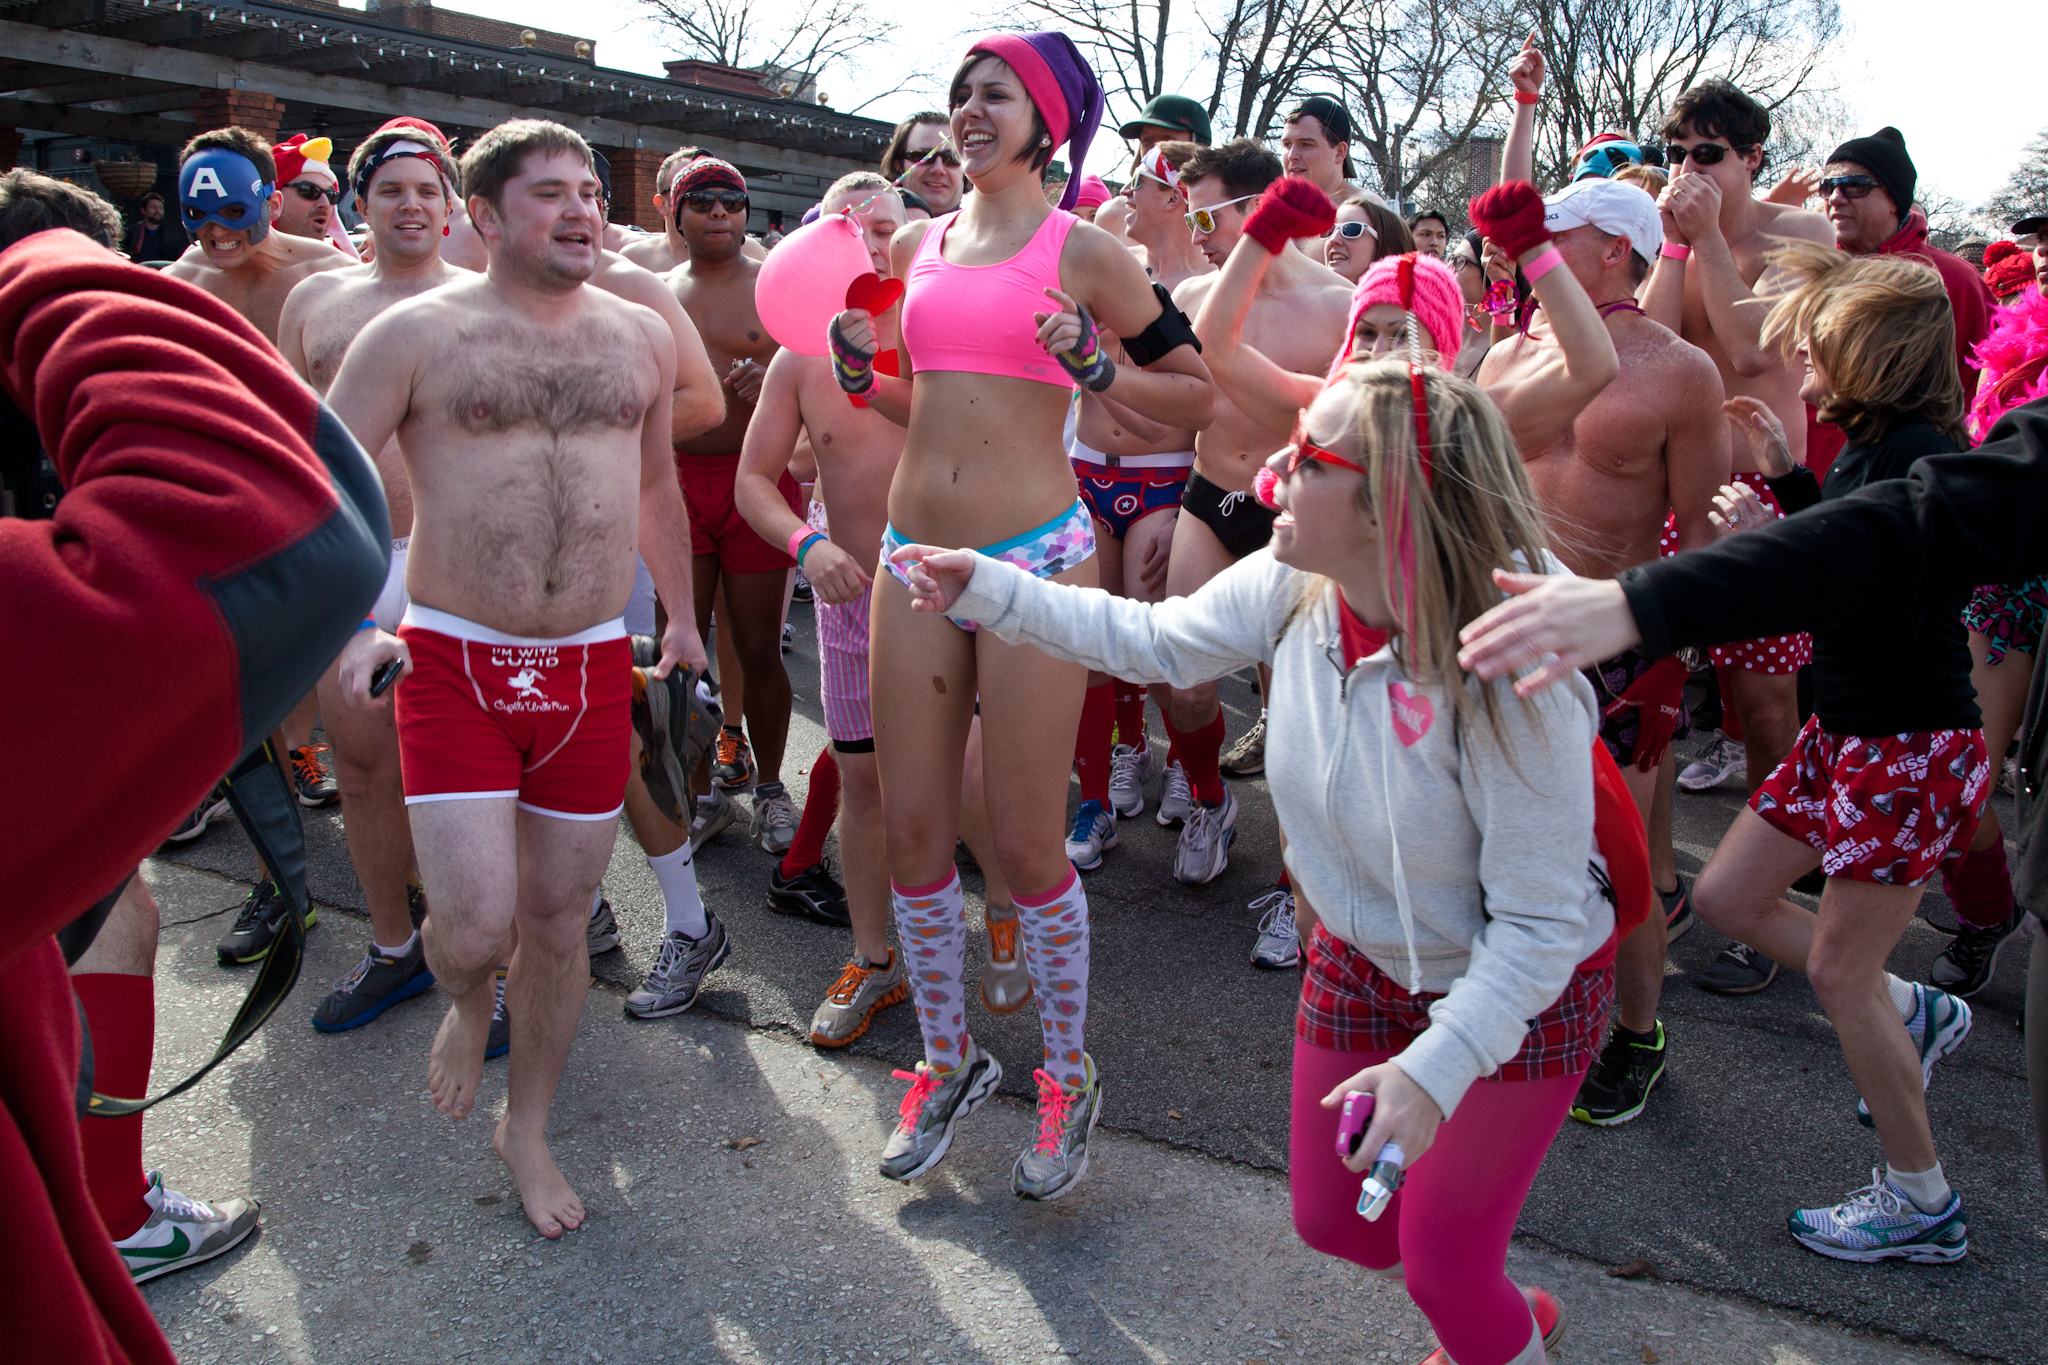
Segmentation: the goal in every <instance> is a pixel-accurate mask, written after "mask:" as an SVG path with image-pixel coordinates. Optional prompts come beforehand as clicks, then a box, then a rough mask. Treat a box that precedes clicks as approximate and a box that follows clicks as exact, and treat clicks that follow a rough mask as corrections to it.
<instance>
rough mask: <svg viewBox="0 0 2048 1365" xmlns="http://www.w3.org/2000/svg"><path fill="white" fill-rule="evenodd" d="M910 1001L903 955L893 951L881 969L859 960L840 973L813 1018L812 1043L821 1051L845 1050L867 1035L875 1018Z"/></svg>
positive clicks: (852, 962)
mask: <svg viewBox="0 0 2048 1365" xmlns="http://www.w3.org/2000/svg"><path fill="white" fill-rule="evenodd" d="M909 998H910V982H909V980H908V979H907V978H906V977H905V976H904V975H903V958H902V955H901V954H899V953H897V952H896V951H895V950H894V949H891V950H890V952H889V960H888V961H887V962H884V963H883V964H881V965H880V966H876V965H875V964H873V963H871V962H869V961H868V960H867V959H866V958H864V957H858V956H857V957H855V958H854V959H853V960H852V961H850V962H848V963H847V964H846V965H845V966H844V967H842V968H840V969H839V979H838V980H837V981H834V982H833V983H832V989H831V990H829V991H827V992H825V1001H824V1003H823V1004H821V1005H819V1006H818V1012H817V1013H816V1014H814V1015H812V1016H811V1041H812V1042H813V1043H816V1044H817V1045H818V1046H819V1047H845V1046H846V1045H847V1044H848V1043H850V1042H852V1041H853V1040H854V1039H856V1038H858V1037H860V1036H861V1035H862V1034H863V1033H866V1032H867V1031H868V1025H870V1024H872V1023H874V1021H875V1016H876V1015H878V1014H880V1013H881V1012H882V1011H883V1010H885V1009H887V1008H889V1006H891V1005H900V1004H902V1003H903V1002H904V1001H905V1000H908V999H909Z"/></svg>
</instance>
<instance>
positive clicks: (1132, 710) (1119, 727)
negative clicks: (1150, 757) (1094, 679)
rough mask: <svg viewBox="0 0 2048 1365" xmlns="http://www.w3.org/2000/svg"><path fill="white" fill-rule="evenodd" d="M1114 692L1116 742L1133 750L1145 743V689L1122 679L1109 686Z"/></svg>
mask: <svg viewBox="0 0 2048 1365" xmlns="http://www.w3.org/2000/svg"><path fill="white" fill-rule="evenodd" d="M1110 686H1111V687H1112V688H1114V689H1115V690H1116V742H1117V743H1119V744H1128V745H1130V746H1131V747H1132V748H1133V749H1137V748H1142V747H1143V746H1144V743H1145V689H1144V688H1142V687H1140V686H1138V685H1137V684H1136V683H1134V682H1125V681H1124V680H1123V679H1122V678H1118V679H1117V680H1116V681H1114V682H1112V683H1111V684H1110Z"/></svg>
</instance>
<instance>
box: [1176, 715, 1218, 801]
mask: <svg viewBox="0 0 2048 1365" xmlns="http://www.w3.org/2000/svg"><path fill="white" fill-rule="evenodd" d="M1180 756H1181V765H1182V766H1183V767H1184V768H1186V769H1187V774H1188V784H1189V785H1190V786H1192V787H1193V788H1194V789H1195V800H1197V801H1199V802H1201V803H1202V804H1203V805H1205V806H1213V805H1216V804H1218V803H1219V802H1221V801H1222V800H1223V769H1222V767H1221V766H1220V765H1221V763H1222V759H1223V712H1222V710H1221V709H1220V708H1219V709H1218V710H1217V712H1216V718H1215V719H1214V720H1212V721H1210V722H1209V723H1208V724H1207V725H1204V726H1203V727H1202V728H1201V729H1199V730H1186V731H1183V732H1182V733H1181V737H1180Z"/></svg>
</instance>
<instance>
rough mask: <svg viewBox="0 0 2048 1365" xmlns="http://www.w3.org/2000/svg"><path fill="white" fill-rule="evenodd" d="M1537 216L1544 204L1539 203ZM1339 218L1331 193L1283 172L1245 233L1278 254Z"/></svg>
mask: <svg viewBox="0 0 2048 1365" xmlns="http://www.w3.org/2000/svg"><path fill="white" fill-rule="evenodd" d="M1538 210H1539V212H1538V217H1539V218H1540V217H1541V216H1542V215H1541V211H1540V210H1541V205H1539V206H1538ZM1336 221H1337V208H1336V206H1335V205H1334V204H1332V203H1331V202H1330V196H1329V195H1327V194H1324V193H1323V192H1322V191H1321V190H1319V189H1317V188H1316V185H1315V182H1314V181H1313V180H1310V179H1309V178H1308V177H1306V176H1301V175H1283V176H1281V177H1280V178H1279V179H1278V180H1275V181H1274V182H1273V183H1272V184H1270V185H1268V186H1266V192H1265V193H1264V194H1262V195H1260V196H1259V202H1258V203H1256V204H1254V205H1252V211H1251V213H1250V215H1249V216H1247V217H1246V218H1245V220H1244V235H1245V236H1247V237H1249V238H1251V239H1252V240H1253V241H1255V242H1257V243H1258V244H1259V245H1260V246H1262V247H1264V248H1266V250H1267V251H1269V252H1271V253H1272V254H1273V255H1275V256H1278V255H1279V254H1280V253H1281V252H1282V251H1285V250H1286V249H1287V244H1288V243H1289V242H1291V241H1294V240H1295V239H1296V238H1299V237H1320V236H1322V235H1323V234H1324V233H1326V232H1328V231H1329V230H1330V226H1331V224H1333V223H1335V222H1336Z"/></svg>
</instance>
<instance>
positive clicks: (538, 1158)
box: [491, 1115, 583, 1237]
mask: <svg viewBox="0 0 2048 1365" xmlns="http://www.w3.org/2000/svg"><path fill="white" fill-rule="evenodd" d="M510 1122H511V1118H510V1116H509V1115H508V1116H507V1117H505V1118H502V1119H499V1120H498V1131H497V1132H496V1133H495V1134H493V1135H492V1137H491V1146H493V1147H495V1148H496V1149H497V1152H498V1157H499V1159H500V1160H501V1161H503V1162H504V1163H505V1168H506V1169H507V1170H509V1171H511V1172H512V1179H513V1180H514V1181H515V1182H517V1184H518V1186H519V1202H520V1203H522V1204H524V1205H525V1206H526V1220H527V1221H528V1222H529V1223H532V1224H533V1226H534V1227H535V1228H536V1229H537V1230H538V1231H539V1232H540V1235H541V1236H543V1237H560V1236H561V1235H562V1234H563V1233H565V1232H573V1231H574V1230H575V1229H577V1228H578V1227H581V1226H582V1225H583V1201H582V1200H581V1199H578V1198H577V1197H576V1191H574V1190H572V1189H570V1188H569V1182H568V1181H567V1180H564V1179H563V1178H562V1172H561V1169H560V1168H559V1167H557V1166H556V1165H555V1158H554V1154H553V1153H551V1152H549V1151H548V1144H547V1141H546V1139H544V1138H541V1137H538V1136H535V1137H532V1138H522V1137H516V1136H514V1135H513V1133H512V1130H511V1128H510V1126H509V1125H510Z"/></svg>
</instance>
